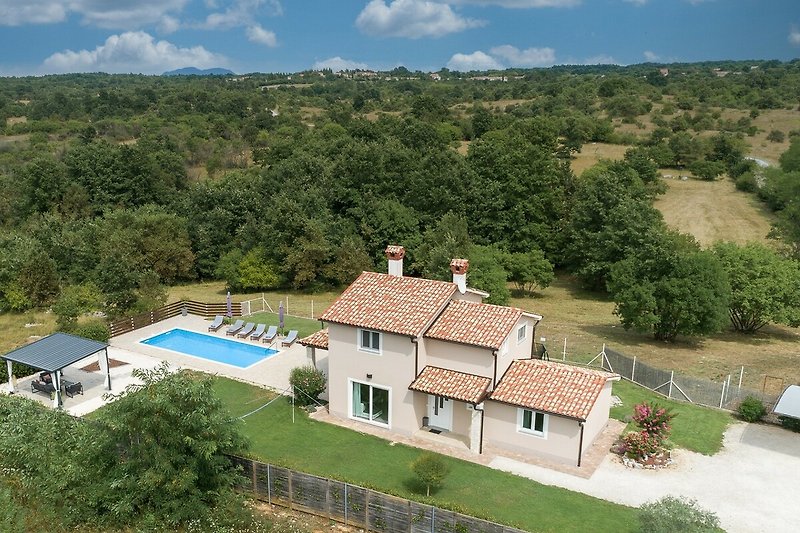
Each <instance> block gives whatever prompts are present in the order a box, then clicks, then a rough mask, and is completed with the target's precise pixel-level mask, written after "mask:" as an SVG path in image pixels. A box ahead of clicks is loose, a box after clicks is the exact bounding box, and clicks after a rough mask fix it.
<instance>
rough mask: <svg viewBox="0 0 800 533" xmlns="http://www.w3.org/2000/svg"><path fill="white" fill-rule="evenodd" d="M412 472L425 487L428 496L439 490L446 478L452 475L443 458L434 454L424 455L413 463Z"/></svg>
mask: <svg viewBox="0 0 800 533" xmlns="http://www.w3.org/2000/svg"><path fill="white" fill-rule="evenodd" d="M411 470H413V471H414V474H415V475H416V476H417V479H419V481H420V483H422V484H423V485H425V494H426V496H430V495H431V489H432V488H433V489H437V488H439V487H441V486H442V483H444V478H445V477H447V474H449V473H450V467H449V466H448V465H447V463H445V462H444V459H443V458H442V456H440V455H437V454H434V453H428V452H426V453H423V454H422V455H420V456H419V457H417V459H416V460H415V461H414V462H413V463H411Z"/></svg>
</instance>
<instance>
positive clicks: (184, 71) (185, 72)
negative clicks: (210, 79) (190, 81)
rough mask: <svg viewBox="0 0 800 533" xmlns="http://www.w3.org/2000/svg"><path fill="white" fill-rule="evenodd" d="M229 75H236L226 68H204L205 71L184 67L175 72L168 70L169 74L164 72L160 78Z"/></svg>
mask: <svg viewBox="0 0 800 533" xmlns="http://www.w3.org/2000/svg"><path fill="white" fill-rule="evenodd" d="M230 74H236V73H235V72H233V71H232V70H228V69H226V68H219V67H217V68H206V69H202V70H201V69H199V68H196V67H184V68H178V69H175V70H170V71H169V72H165V73H164V74H162V76H227V75H230Z"/></svg>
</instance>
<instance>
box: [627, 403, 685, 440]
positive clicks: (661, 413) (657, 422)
mask: <svg viewBox="0 0 800 533" xmlns="http://www.w3.org/2000/svg"><path fill="white" fill-rule="evenodd" d="M673 418H675V415H674V414H672V412H670V410H669V409H666V408H664V407H659V406H658V405H656V404H655V403H640V404H639V405H637V406H636V407H634V408H633V421H634V422H635V423H636V425H637V426H639V428H641V430H642V431H644V432H646V433H647V434H648V435H650V437H653V438H656V439H657V440H658V441H659V442H662V441H664V440H665V439H667V438H668V437H669V433H670V431H672V424H671V423H672V419H673Z"/></svg>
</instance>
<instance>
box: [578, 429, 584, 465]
mask: <svg viewBox="0 0 800 533" xmlns="http://www.w3.org/2000/svg"><path fill="white" fill-rule="evenodd" d="M578 425H579V426H580V427H581V438H580V442H579V443H578V466H579V467H580V466H581V455H582V454H583V429H584V422H578Z"/></svg>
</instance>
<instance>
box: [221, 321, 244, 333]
mask: <svg viewBox="0 0 800 533" xmlns="http://www.w3.org/2000/svg"><path fill="white" fill-rule="evenodd" d="M243 327H244V320H237V321H236V322H234V323H233V324H231V325H230V326H228V329H226V330H225V335H236V334H237V333H239V330H240V329H242V328H243Z"/></svg>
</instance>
